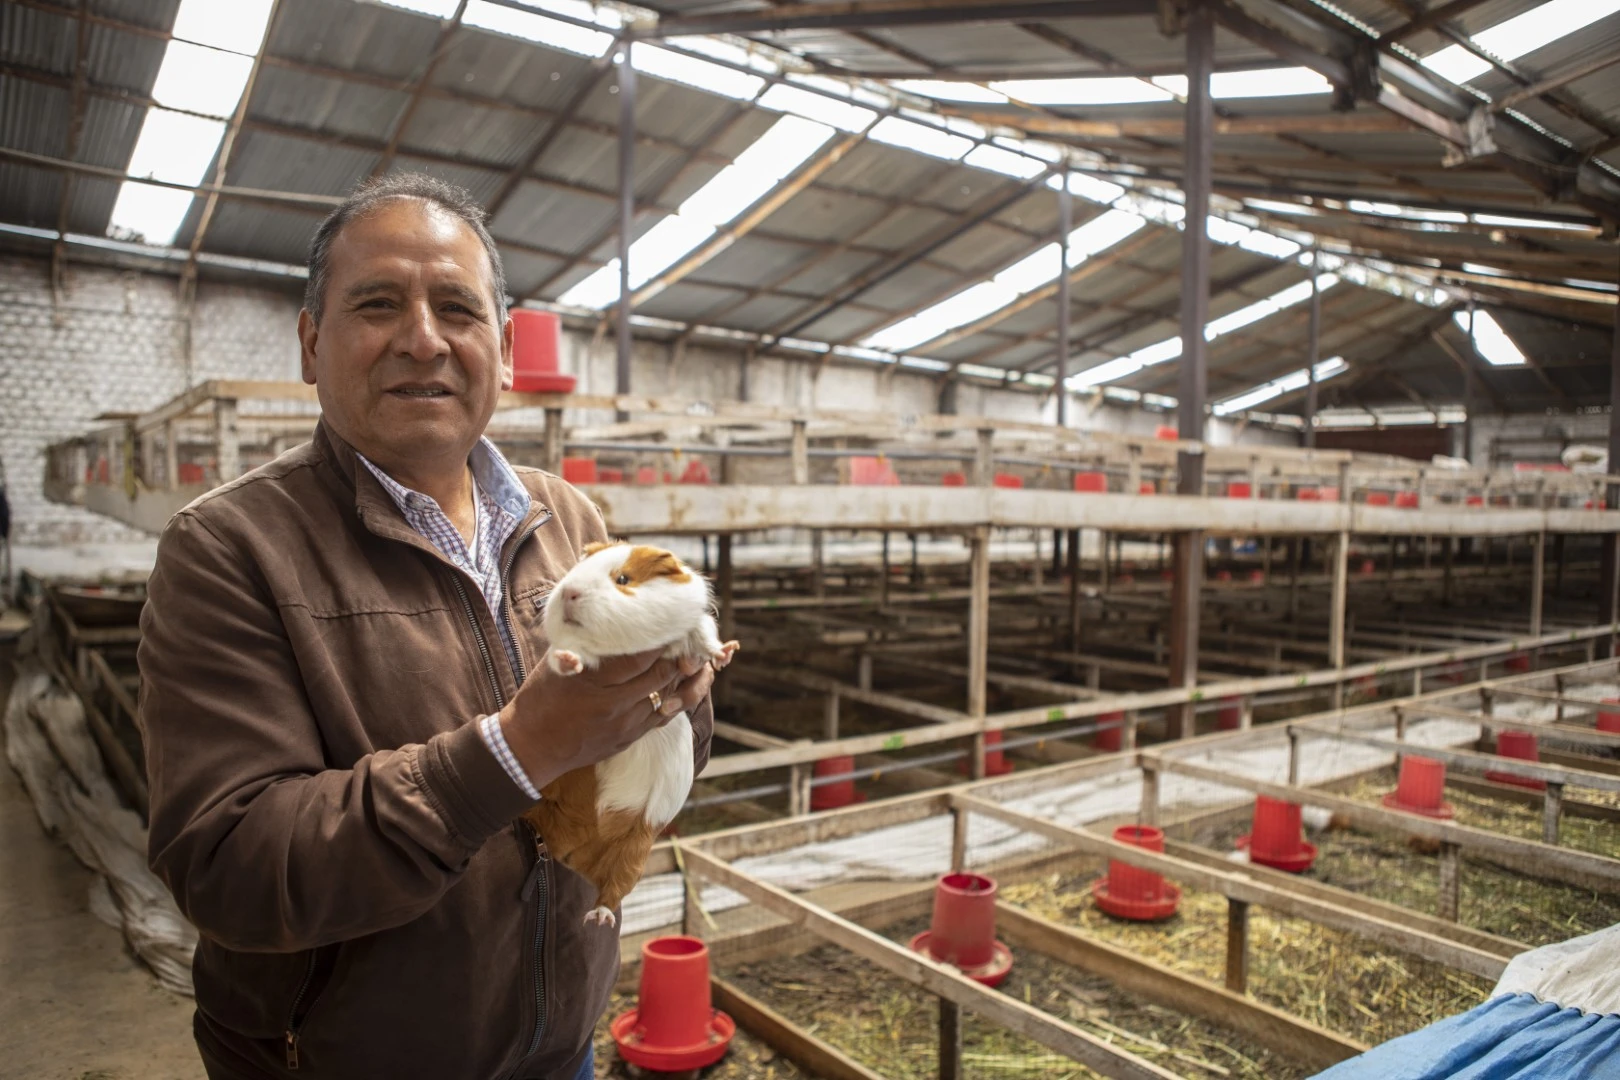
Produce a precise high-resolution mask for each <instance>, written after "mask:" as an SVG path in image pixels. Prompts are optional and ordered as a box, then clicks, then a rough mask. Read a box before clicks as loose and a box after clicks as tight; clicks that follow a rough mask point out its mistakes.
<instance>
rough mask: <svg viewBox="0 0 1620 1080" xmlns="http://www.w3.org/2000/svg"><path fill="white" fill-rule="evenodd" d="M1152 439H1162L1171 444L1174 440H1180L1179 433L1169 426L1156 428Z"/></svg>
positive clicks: (1162, 425)
mask: <svg viewBox="0 0 1620 1080" xmlns="http://www.w3.org/2000/svg"><path fill="white" fill-rule="evenodd" d="M1153 437H1154V438H1155V439H1163V440H1164V441H1165V442H1173V441H1175V440H1176V439H1179V438H1181V432H1180V431H1178V430H1176V429H1175V428H1173V427H1171V426H1170V425H1169V424H1160V425H1159V426H1158V427H1156V428H1154V429H1153Z"/></svg>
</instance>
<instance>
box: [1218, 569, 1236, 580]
mask: <svg viewBox="0 0 1620 1080" xmlns="http://www.w3.org/2000/svg"><path fill="white" fill-rule="evenodd" d="M1215 580H1216V581H1231V580H1232V571H1230V570H1217V571H1215Z"/></svg>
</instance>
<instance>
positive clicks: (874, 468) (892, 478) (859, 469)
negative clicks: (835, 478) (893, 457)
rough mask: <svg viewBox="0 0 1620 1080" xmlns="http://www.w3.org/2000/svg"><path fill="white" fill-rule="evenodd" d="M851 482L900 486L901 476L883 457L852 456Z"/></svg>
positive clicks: (874, 485)
mask: <svg viewBox="0 0 1620 1080" xmlns="http://www.w3.org/2000/svg"><path fill="white" fill-rule="evenodd" d="M849 482H850V483H851V484H855V485H858V486H861V487H898V486H899V485H900V476H899V474H897V473H896V472H895V471H894V466H893V465H890V464H889V459H888V458H883V457H852V458H850V459H849Z"/></svg>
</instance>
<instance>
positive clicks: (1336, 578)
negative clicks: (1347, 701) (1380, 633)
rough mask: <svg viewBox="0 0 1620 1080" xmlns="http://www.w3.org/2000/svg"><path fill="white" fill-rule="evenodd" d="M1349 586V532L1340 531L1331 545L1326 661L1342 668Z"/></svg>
mask: <svg viewBox="0 0 1620 1080" xmlns="http://www.w3.org/2000/svg"><path fill="white" fill-rule="evenodd" d="M1349 587H1350V534H1349V533H1347V532H1341V533H1340V534H1339V538H1338V540H1337V541H1336V542H1335V543H1334V545H1333V614H1332V622H1331V623H1329V625H1328V663H1329V664H1330V665H1332V666H1333V668H1334V669H1335V670H1343V669H1344V639H1345V624H1344V620H1345V608H1346V602H1347V598H1348V595H1349Z"/></svg>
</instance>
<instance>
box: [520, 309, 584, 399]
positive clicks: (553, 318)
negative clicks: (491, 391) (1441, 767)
mask: <svg viewBox="0 0 1620 1080" xmlns="http://www.w3.org/2000/svg"><path fill="white" fill-rule="evenodd" d="M511 315H512V389H513V390H516V391H518V392H519V393H529V394H571V393H573V392H574V383H575V379H574V376H572V375H564V374H562V373H561V372H559V371H558V369H557V368H558V353H559V351H560V348H561V342H562V318H561V316H559V315H558V314H557V313H556V312H554V311H535V310H533V309H532V308H513V309H512V311H511Z"/></svg>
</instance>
